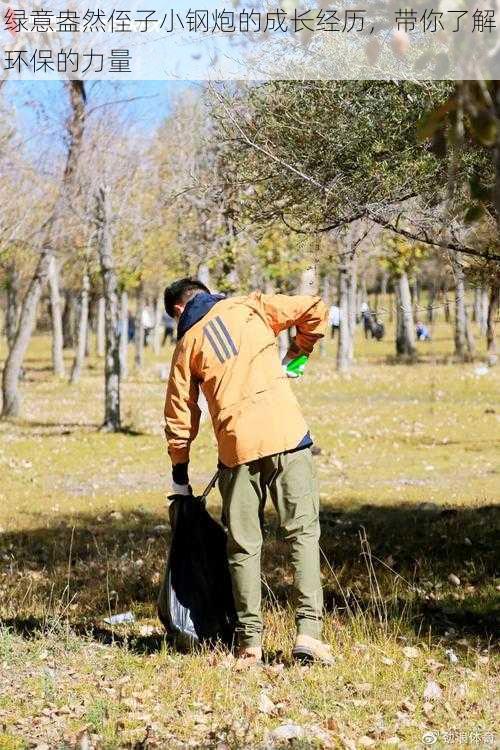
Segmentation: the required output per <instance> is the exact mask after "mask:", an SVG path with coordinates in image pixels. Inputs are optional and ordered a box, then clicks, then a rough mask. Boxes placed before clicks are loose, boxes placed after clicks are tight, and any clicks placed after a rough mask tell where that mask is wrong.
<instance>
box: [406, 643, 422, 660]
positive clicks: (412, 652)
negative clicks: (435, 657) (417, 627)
mask: <svg viewBox="0 0 500 750" xmlns="http://www.w3.org/2000/svg"><path fill="white" fill-rule="evenodd" d="M403 654H404V655H405V656H406V658H407V659H417V658H418V657H419V656H420V651H419V650H418V648H415V646H405V647H404V649H403Z"/></svg>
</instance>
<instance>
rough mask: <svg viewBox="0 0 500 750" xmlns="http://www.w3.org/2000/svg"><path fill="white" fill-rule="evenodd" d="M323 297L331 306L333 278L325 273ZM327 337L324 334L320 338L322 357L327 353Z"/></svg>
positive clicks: (322, 288)
mask: <svg viewBox="0 0 500 750" xmlns="http://www.w3.org/2000/svg"><path fill="white" fill-rule="evenodd" d="M320 286H321V297H322V298H323V302H324V303H325V305H326V306H327V307H328V308H330V305H331V279H330V276H329V275H325V276H323V277H322V278H321V283H320ZM325 342H326V337H325V336H323V338H322V339H320V340H319V354H320V357H324V356H325V355H326V346H325Z"/></svg>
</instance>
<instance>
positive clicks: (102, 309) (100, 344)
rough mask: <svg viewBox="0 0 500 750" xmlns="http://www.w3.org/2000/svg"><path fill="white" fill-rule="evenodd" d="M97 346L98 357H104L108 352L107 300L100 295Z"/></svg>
mask: <svg viewBox="0 0 500 750" xmlns="http://www.w3.org/2000/svg"><path fill="white" fill-rule="evenodd" d="M96 335H97V348H96V353H97V356H98V357H104V355H105V353H106V300H105V299H104V297H99V299H98V301H97V331H96Z"/></svg>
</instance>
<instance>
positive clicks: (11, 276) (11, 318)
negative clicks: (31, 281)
mask: <svg viewBox="0 0 500 750" xmlns="http://www.w3.org/2000/svg"><path fill="white" fill-rule="evenodd" d="M6 293H7V309H6V311H5V336H6V338H7V346H8V348H9V349H10V348H11V347H12V344H13V343H14V338H15V335H16V330H17V324H18V319H19V271H18V270H17V268H16V265H15V263H11V264H10V266H9V267H8V268H7V289H6Z"/></svg>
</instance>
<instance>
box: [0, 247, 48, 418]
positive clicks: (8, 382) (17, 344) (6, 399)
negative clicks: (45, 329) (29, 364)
mask: <svg viewBox="0 0 500 750" xmlns="http://www.w3.org/2000/svg"><path fill="white" fill-rule="evenodd" d="M51 258H52V250H51V249H50V248H45V249H44V250H42V252H41V253H40V258H39V260H38V263H37V267H36V270H35V273H34V275H33V277H32V279H31V282H30V285H29V287H28V291H27V292H26V295H25V297H24V300H23V306H22V309H21V315H20V317H19V324H18V326H17V331H16V335H15V337H14V341H13V343H12V346H11V348H10V350H9V354H8V357H7V360H6V362H5V367H4V370H3V374H2V394H3V403H2V417H17V416H19V411H20V398H19V375H20V373H21V368H22V366H23V360H24V355H25V354H26V349H27V348H28V344H29V341H30V338H31V334H32V332H33V327H34V325H35V316H36V310H37V307H38V302H39V300H40V296H41V294H42V289H43V286H44V284H45V282H46V280H47V275H48V272H49V264H50V259H51Z"/></svg>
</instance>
